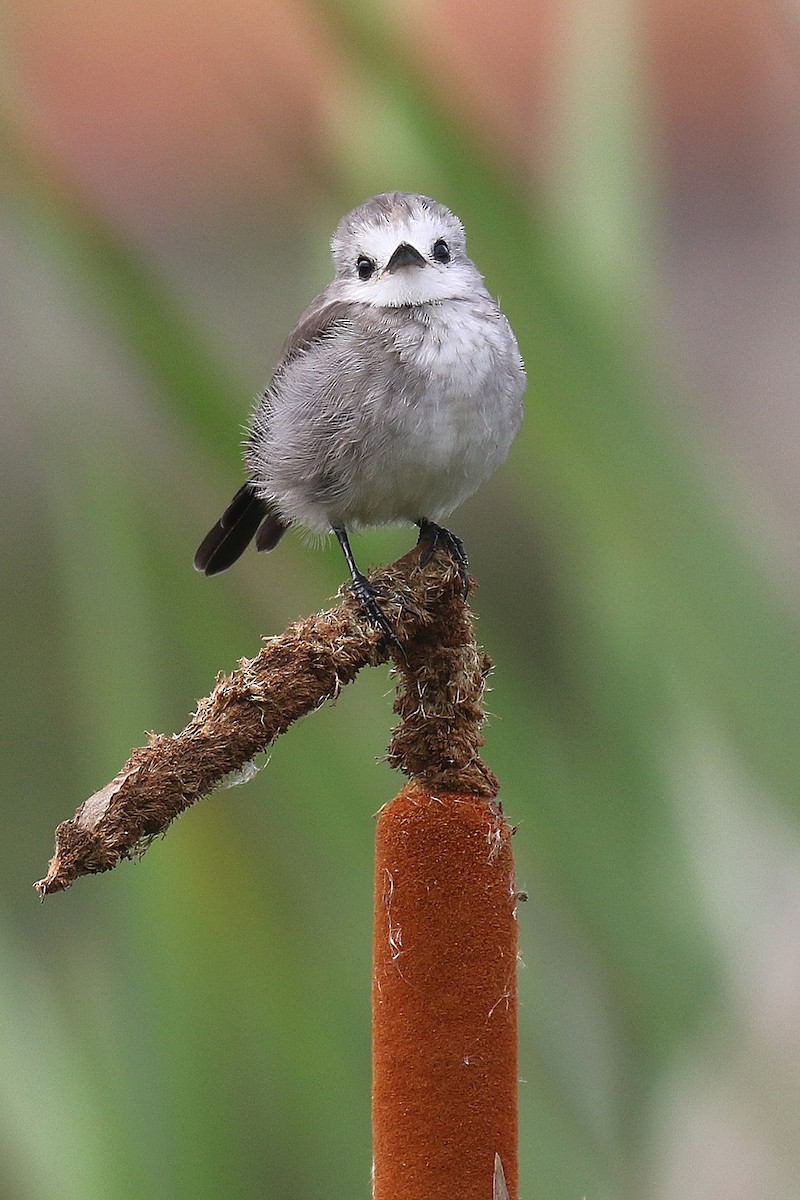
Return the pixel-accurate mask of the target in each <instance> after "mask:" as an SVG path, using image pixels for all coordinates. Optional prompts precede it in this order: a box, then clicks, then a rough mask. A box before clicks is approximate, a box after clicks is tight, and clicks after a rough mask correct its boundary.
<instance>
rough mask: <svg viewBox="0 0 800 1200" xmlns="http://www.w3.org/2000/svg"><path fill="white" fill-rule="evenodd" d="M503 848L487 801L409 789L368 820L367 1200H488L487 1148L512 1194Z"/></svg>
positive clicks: (513, 1122)
mask: <svg viewBox="0 0 800 1200" xmlns="http://www.w3.org/2000/svg"><path fill="white" fill-rule="evenodd" d="M510 841H511V831H510V829H509V827H508V825H507V824H506V822H505V821H504V819H503V817H502V814H501V812H500V810H499V808H498V806H497V805H496V804H493V803H491V802H488V801H486V800H484V799H481V798H479V797H475V796H470V795H463V794H454V793H452V792H450V793H448V792H441V793H440V794H438V795H433V794H432V793H431V792H430V791H429V790H428V789H427V788H426V787H424V786H422V785H421V784H419V783H411V784H409V785H408V786H407V787H406V788H404V790H403V791H402V792H401V793H400V795H399V796H398V797H397V799H396V800H394V801H393V802H392V803H391V804H389V805H387V806H386V807H385V808H384V809H383V810H382V812H381V814H380V816H379V819H378V829H377V849H376V881H375V943H374V971H373V992H372V1004H373V1107H372V1115H373V1140H374V1154H375V1181H374V1200H420V1197H424V1198H425V1200H453V1198H454V1197H458V1200H490V1198H491V1197H492V1195H493V1189H494V1188H495V1187H496V1179H497V1172H496V1155H498V1154H499V1156H500V1158H501V1160H502V1164H503V1168H504V1171H505V1180H506V1184H507V1188H508V1195H509V1196H510V1197H512V1198H513V1197H516V1195H517V1119H516V1112H517V923H516V903H517V895H516V884H515V878H514V864H513V858H512V854H511V844H510ZM501 1170H502V1168H501Z"/></svg>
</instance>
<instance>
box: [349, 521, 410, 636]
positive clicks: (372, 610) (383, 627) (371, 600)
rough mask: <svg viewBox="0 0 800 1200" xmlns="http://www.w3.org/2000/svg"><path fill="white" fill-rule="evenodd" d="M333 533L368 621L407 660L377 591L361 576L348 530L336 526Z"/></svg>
mask: <svg viewBox="0 0 800 1200" xmlns="http://www.w3.org/2000/svg"><path fill="white" fill-rule="evenodd" d="M333 532H334V533H335V534H336V536H337V538H338V539H339V544H340V546H341V547H342V550H343V551H344V556H345V559H346V560H347V565H348V567H349V568H350V578H351V580H352V583H351V585H350V586H351V588H352V591H353V595H354V596H355V597H356V599H357V600H358V602H359V603H360V605H361V607H362V609H363V610H364V614H365V616H366V617H367V620H368V621H369V622H370V624H371V625H373V626H374V627H375V629H378V630H380V632H381V633H382V634H383V636H384V637H385V638H386V640H387V642H388V643H389V645H390V646H393V647H394V648H395V650H396V651H397V652H398V653H399V654H401V655H402V657H403V658H405V656H406V652H405V650H404V649H403V645H402V643H401V641H400V639H399V638H398V636H397V634H396V633H395V631H394V629H393V628H392V624H391V622H390V620H389V618H388V617H387V616H386V614H385V612H384V611H383V609H382V608H381V606H380V604H379V603H378V593H377V590H376V589H375V587H374V586H373V585H372V584H371V583H370V581H369V580H368V579H367V577H366V576H365V575H362V574H361V572H360V571H359V569H358V567H357V566H356V563H355V559H354V558H353V552H352V550H351V549H350V542H349V541H348V539H347V532H346V530H345V529H344V528H343V526H341V525H334V526H333Z"/></svg>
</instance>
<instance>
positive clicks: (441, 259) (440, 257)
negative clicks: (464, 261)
mask: <svg viewBox="0 0 800 1200" xmlns="http://www.w3.org/2000/svg"><path fill="white" fill-rule="evenodd" d="M433 257H434V258H435V259H436V261H437V262H438V263H449V262H450V247H449V246H448V244H447V242H446V241H445V240H444V238H439V240H438V241H437V242H434V243H433Z"/></svg>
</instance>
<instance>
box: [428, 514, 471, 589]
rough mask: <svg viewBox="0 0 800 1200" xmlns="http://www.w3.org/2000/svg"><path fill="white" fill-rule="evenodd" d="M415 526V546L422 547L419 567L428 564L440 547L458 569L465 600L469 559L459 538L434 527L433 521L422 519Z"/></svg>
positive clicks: (436, 526)
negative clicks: (417, 530)
mask: <svg viewBox="0 0 800 1200" xmlns="http://www.w3.org/2000/svg"><path fill="white" fill-rule="evenodd" d="M417 525H419V537H418V539H417V545H418V546H419V545H424V549H423V551H422V553H421V554H420V558H419V561H420V565H421V566H423V567H424V566H425V564H426V563H427V562H430V560H431V559H432V558H433V556H434V554H435V553H436V551H437V550H438V549H439V547H440V546H441V548H442V549H443V550H446V551H447V553H448V554H449V555H450V557H451V558H452V559H454V561H455V564H456V566H457V567H458V573H459V575H460V577H461V586H462V588H463V590H464V598H465V599H466V598H467V596H468V595H469V559H468V558H467V551H466V549H465V548H464V543H463V542H462V540H461V538H460V537H457V536H456V534H454V533H452V532H451V531H450V530H449V529H445V528H444V526H443V525H435V524H434V523H433V521H426V520H425V519H424V518H421V519H420V520H419V521H417Z"/></svg>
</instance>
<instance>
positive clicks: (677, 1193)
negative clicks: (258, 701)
mask: <svg viewBox="0 0 800 1200" xmlns="http://www.w3.org/2000/svg"><path fill="white" fill-rule="evenodd" d="M5 31H6V35H7V36H6V40H5V51H4V65H5V67H6V71H5V73H4V74H5V80H6V82H5V85H4V91H3V95H2V102H3V108H2V144H1V146H0V183H1V184H2V193H1V194H2V207H0V388H1V389H2V390H1V391H0V413H2V418H3V428H2V436H1V437H0V456H2V458H1V461H0V488H2V491H3V513H4V519H3V521H2V526H1V527H0V528H1V532H0V538H2V559H3V587H2V592H0V618H1V620H2V629H3V636H2V639H1V640H0V645H1V646H2V655H3V679H4V681H5V687H4V689H3V691H4V698H5V701H6V705H5V710H4V712H3V715H2V722H1V723H0V738H1V739H2V741H0V747H1V748H2V780H3V791H4V795H5V806H4V807H5V820H4V834H3V838H2V843H1V844H0V872H1V874H0V886H1V887H2V893H1V895H2V916H1V917H0V921H1V924H0V938H2V945H3V955H2V964H3V965H2V970H0V1030H1V1031H2V1033H1V1034H0V1093H2V1102H1V1103H0V1197H2V1198H3V1200H5V1198H9V1200H28V1198H29V1197H30V1198H37V1200H38V1198H39V1197H41V1196H44V1195H51V1194H55V1193H57V1194H58V1195H60V1196H61V1197H64V1198H65V1200H70V1198H72V1197H74V1198H76V1200H91V1198H94V1197H98V1198H99V1197H103V1198H107V1197H109V1196H113V1197H115V1198H116V1200H123V1198H125V1200H126V1198H128V1197H130V1198H139V1197H161V1196H169V1197H176V1198H177V1197H190V1196H191V1197H193V1198H198V1200H199V1198H200V1197H209V1198H212V1197H213V1198H218V1197H220V1196H225V1197H230V1198H231V1200H233V1198H235V1197H245V1196H247V1197H251V1196H254V1195H260V1196H265V1197H272V1196H275V1197H278V1196H280V1197H282V1200H295V1198H296V1200H307V1198H308V1197H323V1196H324V1197H326V1200H335V1198H336V1197H342V1198H344V1197H347V1198H348V1200H350V1198H352V1197H355V1196H367V1195H368V1194H369V1165H370V1128H369V1088H370V1067H369V972H370V962H369V953H370V939H371V904H372V901H371V893H372V839H373V827H374V826H373V814H374V813H375V811H376V810H377V809H378V808H379V806H380V805H381V804H382V803H384V802H385V801H386V800H388V799H390V798H391V796H392V795H394V794H395V793H396V791H397V790H398V789H399V787H400V785H401V780H400V779H399V778H397V777H394V776H393V775H392V773H391V772H390V771H389V769H388V767H387V766H386V765H385V764H384V763H382V762H380V761H378V760H379V759H380V756H381V754H382V753H383V752H384V749H385V746H386V743H387V740H388V736H389V729H390V726H391V720H392V717H391V703H392V692H393V689H392V686H391V682H390V680H389V677H388V673H387V672H386V671H382V672H381V671H375V672H373V673H371V674H370V675H368V676H367V675H364V676H361V677H360V678H359V679H358V681H357V682H356V684H355V685H354V686H353V687H351V688H348V689H347V690H346V691H345V692H344V693H343V695H342V696H341V698H340V699H339V700H338V702H337V704H336V705H335V707H333V708H328V709H326V710H324V711H321V712H319V713H317V714H316V715H314V716H313V717H312V718H310V719H308V720H307V721H306V722H304V723H302V724H301V725H300V726H298V727H297V728H295V729H293V730H292V731H291V732H290V733H289V734H288V735H287V736H286V737H285V738H283V739H281V741H280V743H279V744H278V745H277V746H276V747H275V748H274V752H273V753H272V755H271V757H270V759H269V762H268V764H266V765H265V766H264V769H263V770H262V771H261V772H260V774H259V775H258V777H257V778H256V779H255V780H254V781H253V782H251V783H249V784H247V785H246V786H243V787H240V788H237V789H234V790H229V791H223V792H220V793H219V794H217V795H216V796H215V797H213V798H212V799H211V800H208V801H206V802H204V803H203V804H202V805H199V806H198V807H197V808H196V809H195V810H193V811H191V812H190V813H188V814H187V815H186V816H184V817H183V818H182V819H181V821H180V822H179V823H178V824H177V825H175V826H174V827H173V828H172V830H171V831H170V833H169V836H168V837H167V838H166V839H165V840H163V841H160V842H158V843H156V844H155V845H154V846H153V847H152V848H151V849H150V851H149V852H148V854H147V855H146V857H145V858H144V859H143V860H142V861H140V862H139V863H137V864H135V865H133V864H125V865H123V866H122V867H120V868H119V869H118V870H117V871H115V872H114V873H113V874H111V875H108V876H104V877H100V878H94V879H88V880H82V881H81V882H80V883H79V884H78V885H77V886H76V887H75V888H74V889H73V890H72V891H70V892H68V893H67V894H66V895H63V896H58V897H55V898H54V899H52V900H50V901H49V902H48V903H47V904H46V905H45V906H44V908H42V907H40V906H39V905H38V904H37V903H36V899H35V894H34V892H33V891H32V890H31V886H30V885H31V884H32V882H33V881H34V879H36V878H38V877H39V876H40V875H42V874H43V873H44V869H45V866H46V862H47V859H48V857H49V855H50V853H51V848H52V840H53V838H52V835H53V828H54V826H55V825H56V824H57V823H58V822H59V821H60V820H62V819H64V818H66V817H67V816H70V815H71V814H72V812H73V810H74V808H75V806H76V805H77V804H78V803H80V802H81V801H82V800H83V799H84V798H85V797H86V796H88V795H89V794H90V793H91V792H93V791H94V790H96V789H97V788H99V787H101V786H102V785H103V784H105V783H106V782H107V781H108V780H109V779H110V778H111V777H112V776H113V775H114V774H115V773H116V771H117V770H118V769H119V767H120V766H121V765H122V763H123V762H124V761H125V759H126V758H127V755H128V752H129V749H130V747H131V746H132V745H135V744H138V743H139V742H141V741H142V740H143V738H144V735H145V731H146V730H148V729H155V730H159V731H172V730H177V729H179V728H181V727H182V725H183V724H184V723H185V721H186V719H187V718H188V716H189V714H190V712H191V711H192V709H193V706H194V702H195V699H196V698H197V697H199V696H201V695H204V694H205V693H206V692H207V691H208V690H209V689H210V687H211V686H212V683H213V679H214V676H215V673H216V672H217V671H218V670H229V669H231V668H232V667H233V666H234V665H235V663H236V661H237V659H238V658H239V657H241V656H251V655H252V654H254V653H255V652H256V651H257V649H258V645H259V638H260V636H261V635H262V634H268V633H273V632H277V631H279V630H280V629H281V628H283V626H284V625H285V623H286V622H287V621H289V620H291V619H293V618H295V617H297V616H300V615H303V614H305V613H307V612H309V611H312V610H315V609H317V608H320V607H322V606H324V605H325V604H326V603H327V602H328V600H329V598H330V597H331V596H333V594H334V593H335V591H336V589H337V588H338V586H339V584H340V582H341V581H342V579H343V577H344V570H343V563H342V561H341V555H340V552H339V549H338V546H331V545H328V546H326V547H324V548H322V549H319V548H311V547H309V546H307V545H305V544H304V543H303V541H302V539H301V537H300V536H298V535H296V534H291V535H290V536H288V537H287V538H286V539H285V541H284V542H283V543H282V544H281V546H280V549H279V551H278V552H277V553H276V554H275V555H274V556H272V557H270V558H269V559H268V560H264V559H263V558H257V557H256V555H255V554H249V555H247V556H246V558H245V559H244V560H243V561H242V562H241V563H240V564H238V565H237V568H236V570H234V571H232V572H231V573H230V574H229V575H226V576H224V577H221V578H219V579H215V580H212V581H209V580H206V579H204V578H201V577H200V576H198V575H197V574H195V572H194V571H193V570H192V565H191V560H192V555H193V552H194V549H195V547H196V545H197V543H198V541H199V539H200V538H201V537H202V535H203V534H204V533H205V531H206V529H207V528H208V526H209V524H210V523H211V522H212V521H213V520H214V519H215V518H216V517H217V516H218V514H219V512H220V511H221V507H222V506H223V505H224V503H225V502H226V501H227V499H228V498H229V496H230V495H231V494H232V493H233V491H234V490H235V488H236V487H237V486H238V484H239V482H240V480H241V478H242V474H241V466H240V447H239V443H240V437H241V428H242V425H243V423H244V421H245V419H246V416H247V413H248V409H249V402H250V398H251V397H252V396H254V395H255V394H256V393H257V392H258V391H259V390H260V389H261V387H262V386H263V385H264V383H265V382H266V381H267V379H268V377H269V374H270V371H271V369H272V368H273V367H274V364H275V361H276V357H277V354H278V351H279V348H280V344H281V342H282V340H283V338H284V336H285V334H286V333H287V331H288V330H289V328H290V327H291V325H292V323H293V321H294V320H295V318H296V317H297V315H298V314H299V312H300V311H301V309H302V308H303V307H304V305H305V304H306V302H307V301H308V300H309V299H310V297H311V296H312V295H313V294H314V292H315V291H316V290H317V289H318V288H319V287H321V286H322V285H323V284H324V283H325V282H327V279H328V278H329V276H330V264H329V259H328V251H327V242H328V238H329V236H330V233H331V232H332V230H333V228H334V226H335V224H336V221H337V220H338V217H339V216H340V215H341V214H342V213H343V212H344V211H345V210H346V209H348V208H350V207H352V206H353V205H355V204H356V203H359V202H360V201H361V200H363V199H364V198H365V197H366V196H368V195H370V194H372V193H374V192H377V191H383V190H387V189H391V188H404V189H409V190H416V191H423V192H428V193H430V194H432V195H434V196H436V197H437V198H438V199H440V200H442V201H443V202H445V203H447V204H448V205H450V206H451V207H452V208H453V209H454V210H455V211H456V212H457V213H458V214H459V215H460V216H461V217H462V219H463V220H464V222H465V224H466V227H467V230H468V234H469V242H470V249H471V252H472V255H473V257H474V258H475V260H476V261H477V263H478V264H479V266H480V267H481V269H482V270H483V271H484V273H485V275H486V278H487V282H488V284H489V287H490V288H491V290H492V291H493V292H494V293H495V294H497V295H498V296H499V297H500V299H501V302H502V304H503V306H504V308H505V310H506V312H507V313H508V315H509V317H510V319H511V322H512V325H513V326H514V329H515V330H516V332H517V335H518V339H519V342H520V346H521V349H522V352H523V356H524V358H525V360H526V363H527V367H528V374H529V392H528V400H527V405H528V408H527V417H526V423H525V426H524V429H523V432H522V434H521V436H520V438H519V440H518V442H517V443H516V445H515V447H514V449H513V451H512V455H511V459H510V460H509V463H508V465H507V467H506V468H505V469H504V470H503V472H501V474H500V475H498V476H497V477H496V478H495V479H494V480H492V482H491V483H490V484H489V485H487V486H486V487H485V488H484V489H483V490H482V491H481V493H480V494H479V495H478V496H477V497H475V498H473V500H471V501H470V502H469V503H468V504H467V505H465V506H464V508H463V509H462V510H461V511H460V512H459V514H458V515H457V516H456V517H454V518H453V522H452V523H453V525H454V527H455V528H456V529H457V531H458V532H459V533H460V534H461V535H462V536H463V537H464V538H465V540H466V543H467V545H468V547H469V549H470V554H471V559H472V563H473V568H474V571H475V574H476V576H477V577H478V579H479V581H480V591H479V592H478V594H477V597H476V599H475V607H476V609H477V611H478V613H479V615H480V622H479V636H480V638H481V640H482V641H483V643H484V644H485V646H486V648H487V650H488V651H489V652H490V654H491V655H492V657H493V658H494V659H495V662H496V665H497V670H496V673H495V675H494V678H493V681H492V691H491V693H490V695H489V697H488V705H489V709H490V713H491V716H490V720H489V724H488V729H487V748H486V757H487V759H488V761H489V762H490V763H491V766H492V767H493V768H494V769H495V770H496V771H497V772H498V774H499V775H500V777H501V780H502V782H503V793H502V799H503V802H504V805H505V808H506V811H507V812H508V814H509V816H510V818H511V820H512V821H514V822H515V823H519V832H518V834H517V837H516V843H515V844H516V852H517V862H518V874H519V881H520V884H521V886H524V887H525V888H527V890H528V892H529V894H530V902H529V903H528V904H527V906H524V907H522V908H521V910H520V937H521V949H522V954H523V958H524V963H525V965H524V968H523V969H522V970H521V974H520V995H521V1012H520V1020H521V1030H520V1032H521V1075H522V1082H521V1084H520V1134H521V1137H520V1141H521V1146H520V1157H521V1195H522V1196H523V1197H534V1196H536V1197H543V1198H545V1197H546V1198H547V1200H561V1198H564V1200H567V1198H571V1197H576V1198H577V1197H581V1196H586V1197H591V1198H592V1200H603V1198H607V1200H612V1198H614V1200H623V1198H625V1200H641V1198H642V1197H644V1196H647V1197H653V1198H658V1200H673V1198H674V1200H678V1198H680V1200H694V1198H695V1197H696V1198H697V1200H700V1198H701V1197H702V1200H715V1198H717V1197H719V1198H720V1200H723V1198H724V1200H763V1198H764V1197H778V1196H780V1197H788V1196H795V1195H797V1196H800V1186H798V1183H797V1180H798V1179H800V1149H798V1147H799V1146H800V1139H799V1138H798V1132H800V1130H799V1129H798V1120H797V1112H798V1102H799V1101H800V934H798V929H799V928H800V921H799V920H798V918H799V917H800V839H799V838H798V803H797V801H798V788H799V786H800V739H799V738H798V736H797V713H798V711H800V671H799V670H798V667H799V666H800V627H799V625H798V568H799V567H800V559H798V553H797V538H796V522H797V519H798V517H800V492H799V491H798V488H797V472H796V464H797V447H798V442H799V441H800V417H799V416H798V406H797V400H796V397H797V387H798V386H800V354H799V353H798V339H797V312H798V306H800V257H798V253H797V249H798V244H800V241H799V240H798V239H799V238H800V146H799V145H798V139H797V129H798V121H797V119H798V108H799V107H800V82H799V81H798V63H799V62H800V59H798V56H797V49H798V42H797V34H798V30H797V14H796V13H794V11H793V10H790V9H789V8H788V7H786V8H784V7H783V6H782V5H779V4H777V3H775V4H774V5H770V4H768V3H763V4H759V5H756V4H754V3H743V2H740V0H733V2H726V3H722V0H717V2H710V0H709V2H706V3H703V2H702V0H701V3H700V4H699V5H695V6H685V5H682V4H681V3H679V0H658V2H657V3H650V4H647V5H643V4H638V5H637V4H634V3H629V4H625V3H623V2H622V0H600V2H599V3H591V4H589V3H588V2H586V3H583V4H581V3H578V2H577V0H573V2H571V3H570V0H550V2H549V3H546V2H544V0H536V2H534V3H530V2H527V0H499V2H498V3H496V4H494V5H492V6H487V5H484V4H480V3H478V2H477V0H434V2H432V3H430V4H428V5H423V4H412V5H410V6H407V7H404V9H403V11H402V12H400V11H399V10H398V9H396V7H395V6H393V5H391V4H389V3H388V2H387V3H385V4H382V3H377V2H369V0H362V2H358V0H327V2H323V0H316V2H315V0H267V2H266V3H262V4H258V5H256V4H251V3H248V2H247V0H233V2H232V3H229V4H225V5H223V4H221V3H214V0H209V2H208V3H207V4H205V5H202V6H198V5H196V4H195V3H193V2H192V3H190V2H189V0H176V2H175V3H173V4H170V5H168V6H161V5H157V4H154V3H150V4H148V3H140V4H137V5H135V6H134V5H132V4H124V3H119V2H118V3H114V2H113V0H94V2H93V3H89V2H84V3H82V4H81V5H80V6H78V7H76V6H74V5H69V4H67V3H66V2H65V0H46V3H45V4H33V3H32V2H31V0H19V2H18V3H17V4H16V5H15V7H14V10H13V13H12V12H10V11H9V12H8V13H7V14H6V21H5ZM412 539H413V531H411V530H390V531H384V532H379V533H374V534H370V535H364V536H363V537H360V538H359V539H358V545H357V554H358V556H359V559H360V561H362V562H363V563H364V564H366V563H379V562H384V561H389V560H391V559H394V558H395V557H397V556H398V555H399V554H401V553H403V552H404V551H405V550H406V549H407V548H408V546H409V545H410V543H411V541H412ZM487 1200H488V1198H487Z"/></svg>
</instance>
